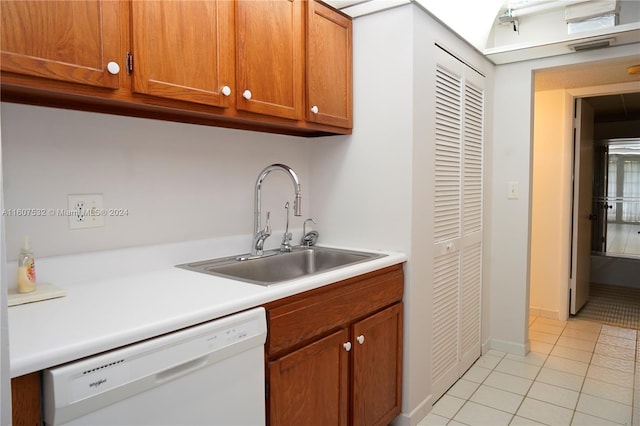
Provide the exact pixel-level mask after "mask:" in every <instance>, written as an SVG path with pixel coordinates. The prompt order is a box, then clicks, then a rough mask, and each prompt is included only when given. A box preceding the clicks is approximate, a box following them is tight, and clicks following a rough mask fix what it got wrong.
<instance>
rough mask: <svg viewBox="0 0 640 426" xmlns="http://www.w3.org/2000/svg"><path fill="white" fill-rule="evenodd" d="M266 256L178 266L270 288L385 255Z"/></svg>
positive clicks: (309, 251) (313, 252)
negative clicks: (277, 284)
mask: <svg viewBox="0 0 640 426" xmlns="http://www.w3.org/2000/svg"><path fill="white" fill-rule="evenodd" d="M272 253H275V254H272ZM271 254H272V255H271ZM265 255H266V256H265V257H260V258H257V259H250V260H237V258H236V256H231V257H224V258H219V259H211V260H203V261H200V262H193V263H185V264H182V265H177V267H178V268H183V269H187V270H190V271H195V272H201V273H204V274H210V275H217V276H221V277H225V278H231V279H234V280H240V281H245V282H248V283H252V284H260V285H265V286H268V285H271V284H276V283H280V282H282V281H289V280H294V279H296V278H302V277H307V276H310V275H315V274H319V273H322V272H326V271H329V270H332V269H336V268H340V267H343V266H348V265H353V264H356V263H360V262H365V261H367V260H372V259H377V258H380V257H384V256H386V255H385V254H380V253H369V252H361V251H352V250H342V249H333V248H325V247H310V248H307V247H294V249H293V251H291V252H288V253H281V252H279V251H277V250H273V251H270V252H268V251H265Z"/></svg>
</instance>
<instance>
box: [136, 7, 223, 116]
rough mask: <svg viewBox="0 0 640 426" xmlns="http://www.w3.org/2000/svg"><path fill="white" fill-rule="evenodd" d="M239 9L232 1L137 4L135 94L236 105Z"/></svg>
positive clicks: (220, 104)
mask: <svg viewBox="0 0 640 426" xmlns="http://www.w3.org/2000/svg"><path fill="white" fill-rule="evenodd" d="M233 5H234V3H233V2H231V1H227V0H220V1H216V0H206V1H205V0H194V1H132V2H131V8H132V9H131V13H132V37H133V63H134V70H133V90H134V91H135V92H138V93H145V94H148V95H153V96H158V97H162V98H169V99H177V100H182V101H188V102H196V103H200V104H206V105H214V106H221V107H226V106H229V105H231V104H232V99H233V96H231V94H232V93H233V91H235V84H234V45H233V31H234V27H233V23H234V19H233Z"/></svg>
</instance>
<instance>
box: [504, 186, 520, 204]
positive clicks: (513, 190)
mask: <svg viewBox="0 0 640 426" xmlns="http://www.w3.org/2000/svg"><path fill="white" fill-rule="evenodd" d="M507 198H508V199H510V200H517V199H518V198H520V192H519V190H518V182H509V183H507Z"/></svg>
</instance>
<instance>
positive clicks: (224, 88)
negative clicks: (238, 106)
mask: <svg viewBox="0 0 640 426" xmlns="http://www.w3.org/2000/svg"><path fill="white" fill-rule="evenodd" d="M222 94H223V95H225V96H229V95H230V94H231V87H229V86H222Z"/></svg>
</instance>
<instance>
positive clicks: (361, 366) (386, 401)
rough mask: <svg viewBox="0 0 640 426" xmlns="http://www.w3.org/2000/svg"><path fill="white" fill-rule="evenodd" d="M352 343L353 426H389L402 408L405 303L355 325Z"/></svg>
mask: <svg viewBox="0 0 640 426" xmlns="http://www.w3.org/2000/svg"><path fill="white" fill-rule="evenodd" d="M352 340H353V349H352V350H353V364H352V368H353V421H352V425H354V426H375V425H387V424H389V422H390V421H391V420H393V419H394V418H395V417H396V416H397V415H398V414H399V413H400V409H401V408H402V407H401V404H402V303H398V304H396V305H393V306H391V307H389V308H387V309H385V310H384V311H381V312H378V313H377V314H374V315H372V316H370V317H367V318H365V319H363V320H362V321H360V322H357V323H355V324H354V325H353V334H352Z"/></svg>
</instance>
